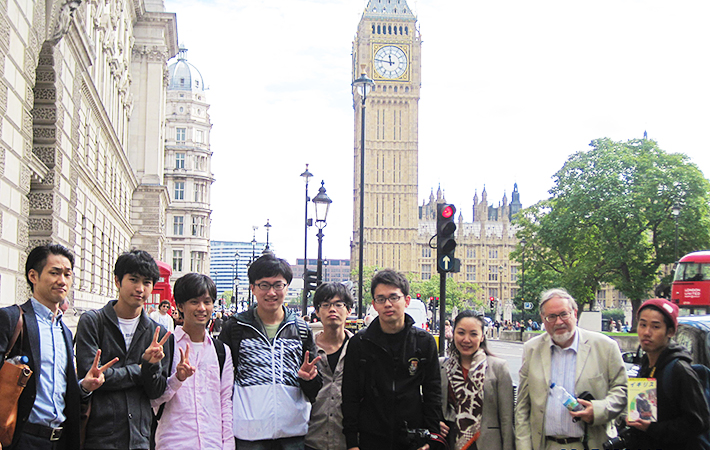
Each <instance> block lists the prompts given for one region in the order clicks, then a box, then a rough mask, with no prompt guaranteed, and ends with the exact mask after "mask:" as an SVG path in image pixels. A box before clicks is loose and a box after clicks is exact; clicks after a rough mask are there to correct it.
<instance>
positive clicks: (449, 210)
mask: <svg viewBox="0 0 710 450" xmlns="http://www.w3.org/2000/svg"><path fill="white" fill-rule="evenodd" d="M455 212H456V207H455V206H454V205H446V207H445V208H444V209H442V210H441V217H443V218H444V219H448V218H449V217H451V216H453V215H454V213H455Z"/></svg>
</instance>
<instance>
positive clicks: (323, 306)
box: [320, 301, 345, 311]
mask: <svg viewBox="0 0 710 450" xmlns="http://www.w3.org/2000/svg"><path fill="white" fill-rule="evenodd" d="M332 306H335V309H345V302H340V301H338V302H332V303H321V304H320V309H324V310H326V311H327V310H329V309H330V308H331V307H332Z"/></svg>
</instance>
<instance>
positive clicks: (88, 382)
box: [81, 349, 118, 392]
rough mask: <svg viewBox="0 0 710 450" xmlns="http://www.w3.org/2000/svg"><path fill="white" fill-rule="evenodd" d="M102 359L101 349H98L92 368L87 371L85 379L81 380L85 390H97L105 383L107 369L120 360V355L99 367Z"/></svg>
mask: <svg viewBox="0 0 710 450" xmlns="http://www.w3.org/2000/svg"><path fill="white" fill-rule="evenodd" d="M100 360H101V349H98V350H97V351H96V356H95V357H94V363H93V364H91V369H89V371H88V372H86V376H85V377H84V379H83V380H81V387H83V388H84V390H85V391H89V392H92V391H95V390H96V389H98V388H100V387H101V385H102V384H104V380H105V379H104V372H105V371H106V369H108V368H109V367H111V366H113V365H114V364H116V363H117V362H118V357H116V358H113V359H112V360H111V361H109V362H107V363H106V364H104V365H103V366H101V367H100V368H99V361H100Z"/></svg>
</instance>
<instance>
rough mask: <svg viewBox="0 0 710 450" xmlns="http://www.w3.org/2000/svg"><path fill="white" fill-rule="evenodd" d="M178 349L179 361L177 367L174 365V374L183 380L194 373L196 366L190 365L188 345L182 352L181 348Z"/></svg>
mask: <svg viewBox="0 0 710 450" xmlns="http://www.w3.org/2000/svg"><path fill="white" fill-rule="evenodd" d="M178 349H179V350H180V362H179V363H178V365H177V367H175V376H176V377H177V379H178V380H180V381H185V380H187V378H188V377H191V376H192V375H194V373H195V371H196V370H197V367H195V366H193V365H190V346H189V345H188V346H187V350H185V351H184V352H183V351H182V349H181V348H178Z"/></svg>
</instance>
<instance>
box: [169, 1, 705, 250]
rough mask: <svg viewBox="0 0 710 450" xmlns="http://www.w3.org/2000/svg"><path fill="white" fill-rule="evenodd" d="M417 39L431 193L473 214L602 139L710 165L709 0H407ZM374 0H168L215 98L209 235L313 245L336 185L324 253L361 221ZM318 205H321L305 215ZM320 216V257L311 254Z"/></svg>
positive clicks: (536, 184)
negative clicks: (363, 70)
mask: <svg viewBox="0 0 710 450" xmlns="http://www.w3.org/2000/svg"><path fill="white" fill-rule="evenodd" d="M407 2H408V4H409V6H410V8H411V9H412V10H413V11H414V12H415V14H416V15H417V19H418V27H419V30H420V32H421V37H422V42H423V44H422V88H421V99H420V102H419V204H420V205H421V204H422V201H424V200H426V199H428V197H429V194H430V192H431V191H432V190H434V192H436V189H437V188H438V187H439V186H440V187H441V189H442V190H443V191H444V193H445V197H446V200H447V201H448V202H449V203H453V204H455V205H456V207H457V209H458V210H459V211H460V212H462V214H463V219H464V221H467V222H470V221H471V218H472V207H473V197H474V194H475V193H476V192H478V194H479V197H480V194H481V191H482V190H483V188H484V187H485V189H486V191H487V193H488V200H489V202H490V203H494V204H496V206H497V203H498V202H499V201H500V200H501V199H502V197H503V194H504V193H505V194H507V196H508V201H510V194H511V192H512V190H513V185H514V183H517V184H518V189H519V192H520V199H521V202H522V204H523V206H524V207H527V206H530V205H532V204H534V203H536V202H538V201H540V200H542V199H545V198H548V197H549V194H548V191H549V189H550V188H552V186H553V175H554V174H555V172H557V171H558V170H559V169H560V168H561V167H562V166H563V165H564V163H565V161H566V160H567V158H568V157H569V156H571V155H572V154H574V153H576V152H579V151H586V150H588V149H589V143H590V142H591V141H592V140H593V139H597V138H602V137H608V138H611V139H614V140H617V141H626V140H628V139H633V138H641V137H643V133H644V131H647V133H648V137H649V138H650V139H654V140H656V141H657V142H658V143H659V146H660V147H661V148H662V149H664V150H666V151H667V152H671V153H684V154H686V155H688V156H689V157H690V159H691V161H692V162H694V163H695V164H697V165H698V167H699V168H700V169H701V170H702V171H703V173H704V174H705V175H706V177H707V176H708V174H710V151H709V150H710V149H709V148H708V147H709V143H708V139H707V138H706V134H707V130H708V124H710V55H709V51H708V50H710V27H707V20H708V17H710V2H707V1H706V0H697V1H683V0H679V1H674V2H668V1H667V0H662V1H659V0H595V1H593V2H592V1H585V2H583V1H573V0H564V1H553V0H539V1H530V0H507V1H506V0H503V1H490V0H489V1H481V0H449V1H446V0H416V1H415V0H407ZM366 3H367V2H366V0H270V1H268V0H211V1H210V0H189V1H187V0H165V8H166V11H169V12H175V13H177V24H178V40H179V42H180V44H182V45H185V46H186V47H187V48H188V52H187V60H188V61H189V62H190V63H191V64H193V65H194V66H195V67H197V68H198V69H199V71H200V72H201V74H202V76H203V78H204V83H205V85H206V86H207V87H208V88H209V90H208V91H207V93H206V96H207V100H208V102H209V103H210V104H211V107H210V109H209V113H210V117H211V121H212V133H211V150H212V152H213V157H212V171H213V173H214V176H215V179H216V181H215V183H214V184H213V185H212V196H211V200H212V210H213V212H212V225H211V239H212V240H234V241H247V242H248V241H251V240H252V236H253V233H254V231H253V226H258V227H259V228H258V229H257V230H256V232H255V233H256V239H257V241H259V242H265V241H266V229H265V227H264V226H263V225H264V224H266V223H267V220H268V221H269V224H270V225H271V228H270V233H269V242H270V244H271V245H272V247H273V248H274V250H275V252H276V254H277V255H278V256H279V257H282V258H286V259H287V260H288V261H289V262H291V263H295V261H296V258H303V255H304V244H303V239H304V220H305V215H304V212H305V211H304V208H305V185H304V182H303V178H302V177H300V174H301V173H302V172H303V171H304V169H305V165H306V163H308V164H309V171H310V172H311V173H312V174H313V176H314V177H313V178H311V181H310V185H309V195H310V197H311V198H313V197H315V195H316V193H317V188H318V187H320V183H321V181H323V182H324V187H325V188H326V190H327V195H328V196H329V197H330V198H331V200H332V201H333V203H332V204H331V208H330V212H329V215H328V222H327V223H328V224H327V227H326V228H325V229H324V230H323V233H324V235H325V237H324V238H323V256H324V258H328V259H348V258H349V257H350V239H351V236H352V229H353V183H354V175H353V174H354V172H353V171H354V145H355V135H354V133H355V132H354V125H353V124H354V110H353V98H352V90H351V82H352V79H353V76H352V73H351V64H352V61H351V52H352V42H353V40H354V38H355V33H356V31H357V25H358V23H359V21H360V18H361V17H362V13H363V11H364V8H365V6H366ZM313 216H314V211H313V207H312V204H311V205H310V206H309V217H313ZM316 232H317V230H316V229H315V227H311V228H310V229H309V235H308V257H309V258H316V256H317V243H316V242H317V241H316V237H315V234H316Z"/></svg>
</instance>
